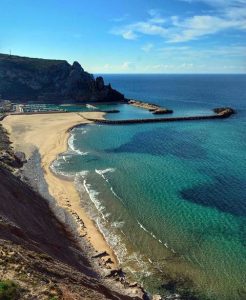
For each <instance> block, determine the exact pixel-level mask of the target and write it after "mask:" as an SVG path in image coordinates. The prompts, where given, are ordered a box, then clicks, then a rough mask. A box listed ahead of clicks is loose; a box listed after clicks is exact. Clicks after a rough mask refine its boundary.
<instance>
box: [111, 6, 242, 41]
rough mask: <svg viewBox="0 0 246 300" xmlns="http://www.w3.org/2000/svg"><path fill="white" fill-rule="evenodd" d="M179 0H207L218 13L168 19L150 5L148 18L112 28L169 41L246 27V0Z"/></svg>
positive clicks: (124, 34)
mask: <svg viewBox="0 0 246 300" xmlns="http://www.w3.org/2000/svg"><path fill="white" fill-rule="evenodd" d="M180 1H186V2H198V1H199V2H204V3H207V4H209V5H210V6H212V7H215V8H216V11H217V13H216V15H215V14H214V12H213V13H212V14H211V13H209V14H207V15H194V16H192V17H189V18H182V17H180V16H170V17H169V18H168V19H164V18H163V17H162V16H161V13H160V11H159V10H156V9H151V10H149V11H148V14H149V16H150V17H149V18H147V20H146V21H140V22H134V23H131V24H128V25H124V26H121V27H118V28H116V29H114V30H113V31H111V32H112V33H114V34H116V35H121V36H122V37H123V38H124V39H130V40H134V39H136V38H138V37H141V36H142V35H152V36H159V37H161V38H164V39H165V40H166V41H167V42H170V43H180V42H187V41H191V40H197V39H199V38H202V37H206V36H208V35H213V34H216V33H219V32H223V31H225V30H229V29H233V30H241V31H245V30H246V0H227V1H225V0H180ZM164 23H165V26H164V25H163V24H164ZM167 23H168V24H167ZM166 24H167V25H166Z"/></svg>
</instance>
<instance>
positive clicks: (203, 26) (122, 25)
mask: <svg viewBox="0 0 246 300" xmlns="http://www.w3.org/2000/svg"><path fill="white" fill-rule="evenodd" d="M0 12H1V14H0V16H1V17H0V53H9V52H10V51H11V53H12V54H15V55H21V56H30V57H41V58H53V59H65V60H67V61H68V62H70V63H72V62H73V61H75V60H76V61H78V62H79V63H80V64H81V65H82V66H83V68H84V69H85V70H87V71H89V72H92V73H246V0H104V1H103V0H0Z"/></svg>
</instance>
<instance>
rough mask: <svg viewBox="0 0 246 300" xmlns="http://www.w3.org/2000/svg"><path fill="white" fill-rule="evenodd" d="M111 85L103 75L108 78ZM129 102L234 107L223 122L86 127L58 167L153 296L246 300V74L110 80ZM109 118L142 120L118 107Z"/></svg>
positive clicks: (191, 108)
mask: <svg viewBox="0 0 246 300" xmlns="http://www.w3.org/2000/svg"><path fill="white" fill-rule="evenodd" d="M104 77H105V76H104ZM106 80H107V81H110V82H111V83H112V85H113V86H114V87H116V88H118V89H119V90H121V91H123V92H124V93H125V95H126V96H128V97H134V98H138V99H143V100H147V101H149V102H155V103H157V104H160V105H163V106H166V107H168V108H171V109H174V110H175V113H176V114H179V115H188V114H195V113H201V114H203V113H207V112H208V111H210V109H212V108H214V107H216V106H224V105H228V106H232V107H234V108H236V109H237V111H238V114H237V115H234V116H232V117H231V118H229V119H225V120H209V121H197V122H177V123H165V124H160V123H158V124H137V125H126V126H111V125H110V126H109V125H104V126H102V125H100V126H99V125H87V126H81V127H79V128H75V129H74V130H73V131H72V135H71V137H70V140H69V145H70V150H69V151H68V152H67V153H65V154H63V155H61V156H60V158H59V159H58V160H57V161H56V162H55V166H54V169H55V170H56V171H57V172H62V173H63V174H66V175H70V176H74V178H75V182H76V186H77V188H78V189H79V191H80V193H82V194H83V197H82V199H83V200H82V201H83V203H82V205H84V206H85V207H86V210H87V211H88V212H89V213H90V214H91V216H92V217H93V219H94V220H95V221H96V223H97V225H98V227H99V228H100V229H101V230H102V232H103V233H104V235H105V237H106V239H107V240H108V241H109V243H110V244H111V246H112V247H113V248H114V249H115V251H116V253H117V255H118V258H119V260H120V262H121V264H122V266H123V267H124V268H125V269H126V270H128V272H129V274H131V276H132V277H133V279H135V278H137V279H138V280H139V281H142V282H143V283H144V284H145V286H146V287H147V289H148V290H150V291H155V292H156V291H157V292H159V293H162V294H167V291H166V290H167V289H168V290H169V291H171V292H175V291H178V292H180V291H181V290H182V291H181V292H183V293H184V292H186V288H187V287H188V288H189V289H190V291H192V292H194V293H195V294H196V295H199V297H198V298H205V297H206V298H208V299H245V296H246V290H245V282H246V278H245V270H246V163H245V150H246V139H245V132H246V131H245V130H246V103H245V99H246V90H245V86H246V85H245V84H246V76H237V75H236V76H229V75H227V76H224V75H220V76H219V75H199V76H192V75H182V76H181V75H176V76H175V75H170V76H168V75H151V76H150V75H134V76H133V75H114V76H113V75H108V76H106ZM120 110H121V113H119V114H108V116H107V117H108V118H121V119H123V118H126V117H127V116H128V117H129V118H133V117H136V116H138V117H146V116H147V115H148V117H149V114H150V113H148V112H146V111H143V110H139V109H136V108H130V109H129V108H128V106H124V105H121V107H120Z"/></svg>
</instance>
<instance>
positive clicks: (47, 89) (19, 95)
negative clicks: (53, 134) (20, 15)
mask: <svg viewBox="0 0 246 300" xmlns="http://www.w3.org/2000/svg"><path fill="white" fill-rule="evenodd" d="M0 95H1V97H2V98H3V99H8V100H14V101H40V102H41V101H42V102H53V103H54V102H61V101H68V100H70V101H78V102H79V101H109V102H111V101H124V99H125V98H124V95H123V94H121V93H120V92H118V91H116V90H115V89H113V88H112V87H111V85H110V84H109V85H105V84H104V80H103V78H102V77H97V78H96V79H95V78H94V76H93V75H92V74H89V73H88V72H86V71H84V69H83V68H82V67H81V65H80V64H79V63H78V62H76V61H75V62H74V63H73V64H72V65H70V64H69V63H68V62H67V61H65V60H51V59H41V58H29V57H21V56H14V55H7V54H0Z"/></svg>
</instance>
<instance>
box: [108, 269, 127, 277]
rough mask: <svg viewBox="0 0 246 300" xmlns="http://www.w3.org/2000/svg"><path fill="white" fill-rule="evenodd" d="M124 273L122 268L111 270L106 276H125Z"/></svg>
mask: <svg viewBox="0 0 246 300" xmlns="http://www.w3.org/2000/svg"><path fill="white" fill-rule="evenodd" d="M125 276H126V273H125V272H123V271H122V269H115V270H111V271H110V273H109V274H108V275H107V276H106V277H119V278H125Z"/></svg>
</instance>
